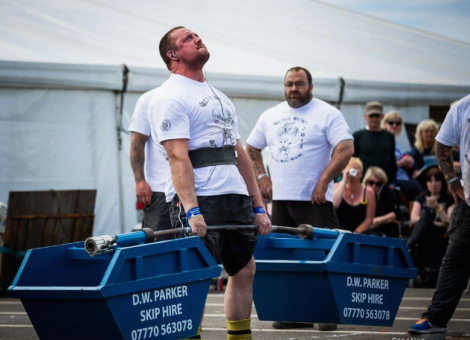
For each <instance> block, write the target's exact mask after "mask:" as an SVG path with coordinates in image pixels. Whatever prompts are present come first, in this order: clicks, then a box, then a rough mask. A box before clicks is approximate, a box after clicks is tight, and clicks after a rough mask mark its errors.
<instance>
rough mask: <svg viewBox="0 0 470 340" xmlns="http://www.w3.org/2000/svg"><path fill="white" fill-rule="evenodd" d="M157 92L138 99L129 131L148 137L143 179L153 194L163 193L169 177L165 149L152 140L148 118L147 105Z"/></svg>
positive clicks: (155, 90)
mask: <svg viewBox="0 0 470 340" xmlns="http://www.w3.org/2000/svg"><path fill="white" fill-rule="evenodd" d="M157 90H158V89H154V90H152V91H149V92H146V93H144V94H143V95H142V96H141V97H140V98H139V100H138V101H137V104H136V106H135V109H134V113H133V114H132V121H131V125H130V126H129V130H130V131H134V132H137V133H140V134H142V135H146V136H150V138H149V139H148V141H147V143H146V144H145V167H144V172H145V179H146V180H147V182H148V184H149V185H150V187H151V188H152V191H153V192H165V183H166V180H167V178H168V176H169V175H170V165H169V163H168V157H167V154H166V152H165V149H164V148H163V146H161V145H160V143H158V142H156V141H155V140H154V139H153V138H152V133H151V130H150V122H149V117H148V103H149V100H150V98H151V97H152V96H153V94H154V93H156V92H157Z"/></svg>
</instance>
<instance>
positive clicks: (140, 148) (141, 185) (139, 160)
mask: <svg viewBox="0 0 470 340" xmlns="http://www.w3.org/2000/svg"><path fill="white" fill-rule="evenodd" d="M148 139H149V136H146V135H143V134H140V133H137V132H132V134H131V155H130V156H131V167H132V171H133V172H134V179H135V194H136V196H137V201H138V202H139V203H144V204H146V205H150V203H151V199H152V189H151V188H150V185H149V184H148V183H147V181H146V180H145V174H144V165H145V143H147V141H148Z"/></svg>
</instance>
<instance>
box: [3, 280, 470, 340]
mask: <svg viewBox="0 0 470 340" xmlns="http://www.w3.org/2000/svg"><path fill="white" fill-rule="evenodd" d="M432 294H433V290H432V289H412V288H408V289H407V290H406V293H405V296H404V298H403V300H402V302H401V304H400V309H399V311H398V314H397V317H396V319H395V322H394V324H393V327H369V326H352V325H338V330H337V331H329V332H321V331H319V330H318V326H317V325H315V327H314V328H310V329H305V328H304V329H297V330H295V329H294V330H277V329H274V328H272V323H271V322H266V321H259V320H258V319H257V316H256V310H255V309H254V308H253V312H252V332H253V337H254V339H256V340H268V339H269V340H307V339H336V338H337V339H341V340H343V339H344V340H346V339H366V340H369V339H370V340H372V339H374V340H405V339H406V340H417V339H445V338H446V337H445V336H436V335H428V336H416V335H411V334H408V333H407V328H408V326H409V325H411V324H413V323H414V322H416V321H417V320H418V319H419V318H420V316H421V313H422V312H423V311H425V309H426V307H427V306H428V305H429V303H430V302H431V298H432ZM325 307H326V306H325ZM448 326H449V331H452V332H457V333H459V334H462V333H463V334H465V335H469V336H470V295H467V294H465V293H463V295H462V298H461V299H460V303H459V306H458V308H457V310H456V312H455V314H454V316H453V318H452V320H451V322H450V324H449V325H448ZM226 327H227V324H226V319H225V315H224V306H223V293H220V292H217V291H215V290H214V289H213V288H211V291H210V292H209V296H208V299H207V302H206V313H205V317H204V322H203V332H202V334H201V336H202V339H204V340H221V339H226V337H227V336H226V334H227V333H226V329H227V328H226ZM457 333H451V334H448V335H447V336H452V335H454V336H457ZM454 338H455V337H454ZM0 339H1V340H10V339H11V340H13V339H15V340H36V339H39V337H38V336H37V334H36V332H35V331H34V328H33V326H32V325H31V322H30V320H29V318H28V315H27V314H26V312H25V311H24V309H23V306H22V304H21V302H20V301H19V300H16V299H11V298H0ZM64 340H66V339H64ZM103 340H108V339H103ZM110 340H112V339H110Z"/></svg>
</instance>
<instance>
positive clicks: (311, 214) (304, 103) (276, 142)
mask: <svg viewBox="0 0 470 340" xmlns="http://www.w3.org/2000/svg"><path fill="white" fill-rule="evenodd" d="M312 90H313V83H312V76H311V74H310V72H309V71H308V70H307V69H305V68H303V67H293V68H291V69H289V70H288V71H287V73H286V76H285V79H284V92H285V98H286V101H285V102H282V103H281V104H279V105H277V106H274V107H273V108H270V109H269V110H267V111H265V112H264V113H263V114H262V115H261V116H260V118H259V119H258V122H257V123H256V126H255V128H254V129H253V131H252V132H251V134H250V136H249V137H248V139H247V145H246V150H247V152H248V155H249V156H250V158H251V161H252V164H253V169H254V171H255V174H256V176H257V181H258V186H259V188H260V191H261V194H262V196H263V197H264V198H266V199H270V200H273V210H272V222H273V224H274V225H282V226H290V227H296V226H298V225H300V224H303V223H306V224H311V225H313V226H315V227H320V228H338V227H339V225H338V219H337V217H336V213H335V211H334V208H333V203H332V202H333V179H334V178H335V177H336V176H338V175H339V174H340V173H341V172H342V170H343V169H344V168H345V167H346V165H347V164H348V162H349V159H350V158H351V156H352V155H353V153H354V145H353V137H352V135H351V131H350V129H349V127H348V125H347V123H346V121H345V119H344V117H343V115H342V114H341V112H340V111H338V110H337V109H336V108H334V107H333V106H331V105H329V104H327V103H325V102H324V101H322V100H319V99H317V98H313V95H312ZM265 147H269V153H270V157H269V170H270V175H271V177H269V176H268V175H267V173H266V169H265V167H264V163H263V159H262V156H261V151H262V150H263V149H264V148H265ZM305 326H306V327H312V324H300V323H294V322H289V323H287V322H275V323H274V324H273V327H275V328H298V327H305ZM332 329H336V325H320V330H332Z"/></svg>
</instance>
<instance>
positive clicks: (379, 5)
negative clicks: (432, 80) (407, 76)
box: [321, 0, 470, 43]
mask: <svg viewBox="0 0 470 340" xmlns="http://www.w3.org/2000/svg"><path fill="white" fill-rule="evenodd" d="M321 1H322V2H325V3H328V4H332V5H335V6H339V7H344V8H347V9H350V10H353V11H356V12H360V13H364V14H368V15H372V16H375V17H379V18H383V19H386V20H388V21H392V22H394V23H397V24H400V25H405V26H408V27H412V28H417V29H420V30H424V31H428V32H431V33H435V34H438V35H441V36H445V37H450V38H453V39H457V40H460V41H465V42H467V43H470V0H394V1H380V0H321Z"/></svg>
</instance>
